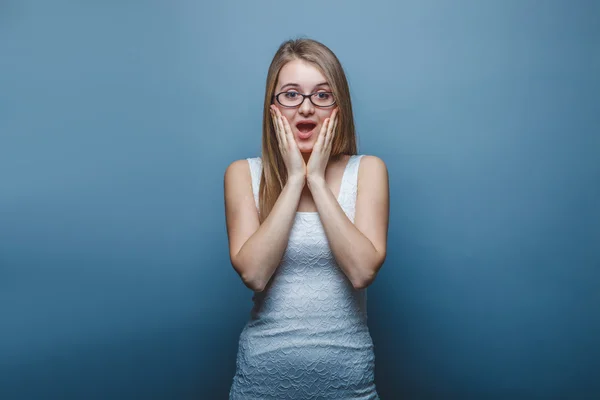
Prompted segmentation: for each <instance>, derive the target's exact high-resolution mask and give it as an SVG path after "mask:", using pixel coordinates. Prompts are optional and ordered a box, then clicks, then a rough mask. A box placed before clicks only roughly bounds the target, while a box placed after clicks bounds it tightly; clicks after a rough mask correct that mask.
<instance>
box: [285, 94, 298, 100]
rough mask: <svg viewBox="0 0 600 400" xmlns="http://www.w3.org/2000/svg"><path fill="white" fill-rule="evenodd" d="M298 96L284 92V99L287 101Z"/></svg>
mask: <svg viewBox="0 0 600 400" xmlns="http://www.w3.org/2000/svg"><path fill="white" fill-rule="evenodd" d="M297 95H298V92H285V97H286V98H288V99H294V98H296V97H297Z"/></svg>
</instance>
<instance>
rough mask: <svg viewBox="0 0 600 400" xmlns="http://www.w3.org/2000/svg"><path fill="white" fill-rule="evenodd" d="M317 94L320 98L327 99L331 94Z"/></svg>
mask: <svg viewBox="0 0 600 400" xmlns="http://www.w3.org/2000/svg"><path fill="white" fill-rule="evenodd" d="M317 96H318V98H319V99H320V100H328V99H329V97H330V96H331V95H330V94H329V93H328V92H319V93H317Z"/></svg>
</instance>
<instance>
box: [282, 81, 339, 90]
mask: <svg viewBox="0 0 600 400" xmlns="http://www.w3.org/2000/svg"><path fill="white" fill-rule="evenodd" d="M286 86H296V87H300V85H298V84H297V83H286V84H285V85H283V86H282V87H281V88H280V89H279V90H283V88H284V87H286ZM319 86H329V83H327V82H321V83H317V84H316V85H315V87H319Z"/></svg>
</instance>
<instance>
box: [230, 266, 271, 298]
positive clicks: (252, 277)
mask: <svg viewBox="0 0 600 400" xmlns="http://www.w3.org/2000/svg"><path fill="white" fill-rule="evenodd" d="M231 265H232V266H233V269H234V270H235V272H237V273H238V275H239V276H240V278H241V279H242V282H243V283H244V285H245V286H246V287H247V288H248V289H250V290H252V291H253V292H262V291H263V290H265V286H266V285H265V284H264V282H263V281H262V280H261V279H259V278H258V277H257V276H256V274H254V273H253V272H252V267H251V266H250V265H243V264H240V262H239V261H238V260H236V259H234V258H232V259H231Z"/></svg>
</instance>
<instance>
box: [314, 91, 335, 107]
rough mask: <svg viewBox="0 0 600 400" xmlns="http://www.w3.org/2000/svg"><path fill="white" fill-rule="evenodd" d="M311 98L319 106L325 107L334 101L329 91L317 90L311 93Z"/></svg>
mask: <svg viewBox="0 0 600 400" xmlns="http://www.w3.org/2000/svg"><path fill="white" fill-rule="evenodd" d="M311 99H312V101H313V103H315V104H316V105H317V106H319V107H327V106H330V105H332V104H333V103H335V101H334V99H333V93H331V92H317V93H315V94H313V95H312V97H311Z"/></svg>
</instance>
